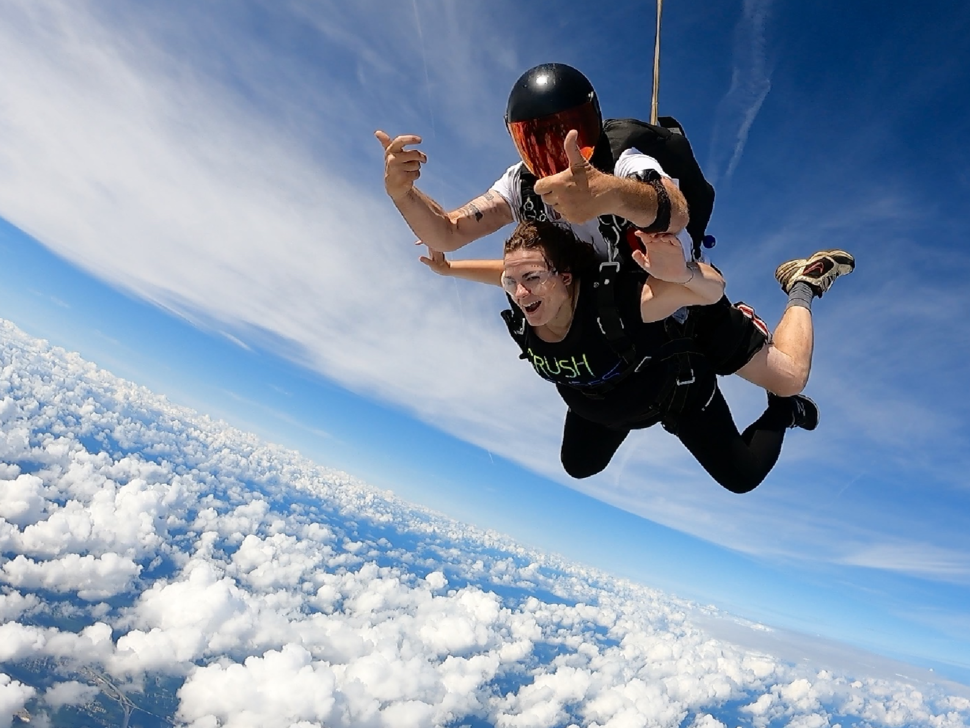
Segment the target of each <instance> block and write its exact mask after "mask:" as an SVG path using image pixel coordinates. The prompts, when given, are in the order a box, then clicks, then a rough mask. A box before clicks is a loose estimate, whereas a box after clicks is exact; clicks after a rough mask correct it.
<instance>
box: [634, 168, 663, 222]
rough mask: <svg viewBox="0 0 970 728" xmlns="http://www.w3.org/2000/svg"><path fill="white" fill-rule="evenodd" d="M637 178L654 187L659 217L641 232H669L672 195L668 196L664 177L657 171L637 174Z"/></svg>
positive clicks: (650, 170)
mask: <svg viewBox="0 0 970 728" xmlns="http://www.w3.org/2000/svg"><path fill="white" fill-rule="evenodd" d="M635 177H636V178H637V179H639V180H640V181H641V182H645V183H646V184H648V185H650V186H651V187H653V191H654V192H655V193H656V195H657V216H656V217H655V218H654V220H653V222H652V223H650V225H648V226H647V227H642V228H640V230H642V231H643V232H645V233H663V232H667V228H669V227H670V195H668V194H667V188H666V187H664V182H663V177H661V176H660V173H659V172H657V170H655V169H647V170H644V171H643V172H637V174H636V175H635Z"/></svg>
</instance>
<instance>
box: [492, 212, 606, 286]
mask: <svg viewBox="0 0 970 728" xmlns="http://www.w3.org/2000/svg"><path fill="white" fill-rule="evenodd" d="M520 249H524V250H539V251H541V252H542V255H543V257H544V258H545V259H546V261H547V262H548V263H549V267H550V268H552V269H553V270H555V271H557V272H559V273H572V274H573V275H574V276H579V277H581V276H583V275H587V274H590V273H592V272H594V271H595V270H596V267H597V258H596V251H595V250H593V246H592V245H590V244H589V243H584V242H583V241H582V240H580V239H579V238H577V237H576V236H575V235H574V234H573V232H572V231H571V230H570V229H569V228H566V227H563V226H561V225H556V224H555V223H552V222H520V223H519V224H518V225H517V226H516V228H515V230H514V231H513V233H512V235H511V237H509V239H508V240H506V241H505V251H504V255H508V254H509V253H511V252H512V251H515V250H520Z"/></svg>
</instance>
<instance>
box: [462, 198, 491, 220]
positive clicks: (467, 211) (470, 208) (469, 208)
mask: <svg viewBox="0 0 970 728" xmlns="http://www.w3.org/2000/svg"><path fill="white" fill-rule="evenodd" d="M460 212H461V216H462V217H470V216H472V215H474V216H475V222H478V221H479V220H481V219H482V218H483V217H485V215H483V214H482V211H481V210H479V209H478V205H476V204H475V203H474V202H469V203H468V204H467V205H465V206H464V207H463V208H461V210H460Z"/></svg>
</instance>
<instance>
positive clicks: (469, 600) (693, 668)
mask: <svg viewBox="0 0 970 728" xmlns="http://www.w3.org/2000/svg"><path fill="white" fill-rule="evenodd" d="M0 334H2V335H0V477H2V480H3V482H2V484H0V486H2V487H0V553H2V554H3V563H2V570H0V584H2V587H0V664H2V665H7V666H10V668H11V669H13V671H14V674H16V675H17V676H18V677H17V678H14V677H12V676H11V675H10V674H9V672H0V725H10V724H11V721H12V720H13V715H14V714H15V713H17V712H18V711H23V710H26V711H27V713H28V714H29V715H30V716H31V717H32V719H34V720H37V721H39V722H40V724H42V725H43V724H44V722H43V721H54V722H56V721H57V720H58V716H66V715H68V713H64V712H62V711H81V712H84V711H85V710H90V709H91V707H92V706H93V705H95V704H97V705H100V706H101V707H102V708H104V709H107V710H109V711H120V710H122V708H123V707H124V706H126V705H127V706H128V708H129V709H131V710H149V707H148V706H149V705H150V704H151V705H154V702H153V701H156V702H157V700H158V696H159V690H160V688H159V687H158V686H159V685H162V684H163V683H164V684H167V685H169V686H170V687H169V688H168V690H169V694H170V695H171V696H172V703H173V709H172V710H173V716H172V717H173V718H174V719H175V720H176V722H177V723H178V724H179V725H186V726H198V727H199V728H201V727H202V726H211V725H224V726H254V725H259V726H266V727H271V726H290V725H304V726H322V725H328V726H348V727H349V726H375V727H376V726H395V727H398V728H399V727H402V726H404V727H408V726H414V727H418V726H431V725H463V724H470V723H469V721H471V722H474V724H475V725H494V726H503V727H504V726H509V727H513V726H514V727H517V728H540V727H545V728H551V727H552V726H566V725H577V726H580V725H581V726H611V727H613V728H619V727H620V726H646V725H654V726H671V727H672V726H681V725H691V726H698V727H704V728H715V727H718V726H727V725H736V724H738V723H739V722H743V723H744V724H747V725H752V726H768V725H769V724H770V723H773V722H776V721H780V720H784V721H785V722H786V724H788V725H804V726H809V725H830V724H833V723H834V722H836V721H838V720H840V719H854V720H863V721H866V722H867V723H868V724H869V725H873V726H881V725H886V726H895V725H934V726H944V727H945V726H958V725H962V724H963V723H964V722H965V721H966V720H968V719H970V700H968V699H967V695H961V690H960V688H958V687H957V686H946V685H945V684H936V685H934V684H927V683H925V682H922V681H912V680H904V679H901V678H895V679H892V678H890V679H887V678H886V677H882V676H873V675H869V676H867V675H865V674H848V673H843V672H840V671H838V670H832V669H830V668H829V669H823V668H821V667H819V666H813V665H812V664H810V663H806V662H801V663H793V662H789V661H787V660H786V659H783V658H780V657H778V656H775V655H772V654H770V653H769V652H765V651H761V650H756V651H752V650H747V649H744V648H742V647H740V646H738V645H737V644H734V643H732V642H729V641H725V640H723V639H718V638H715V637H713V636H712V635H711V633H710V632H709V631H707V630H706V629H704V628H702V627H700V626H699V621H698V620H699V618H700V617H701V616H702V615H703V616H704V618H705V619H707V620H710V619H715V620H719V621H724V620H725V619H727V618H726V616H725V615H720V614H718V613H716V612H715V611H713V610H711V609H705V610H700V609H699V608H698V607H697V606H695V605H692V604H689V603H686V602H683V601H678V600H675V599H672V598H670V597H667V596H665V595H664V594H662V593H660V592H657V591H654V590H651V589H648V588H645V587H641V586H637V585H634V584H631V583H629V582H624V581H617V580H614V579H612V578H610V577H607V576H606V575H604V574H602V573H599V572H596V571H592V570H589V569H586V568H583V567H578V566H576V565H572V564H568V563H564V562H562V561H561V560H559V559H557V558H556V557H554V556H551V555H546V554H541V553H537V552H534V551H530V550H527V549H524V548H522V547H521V546H518V545H517V544H515V543H513V542H511V541H509V540H508V539H506V538H504V537H502V536H501V535H499V534H496V533H491V532H482V531H478V530H475V529H474V528H470V527H467V526H464V525H462V524H459V523H455V522H452V521H449V520H446V519H444V518H441V517H439V516H436V515H435V514H433V513H431V512H428V511H424V510H421V509H416V508H413V507H411V506H408V505H407V504H405V503H403V502H401V501H399V500H397V499H395V498H394V497H393V496H391V495H390V494H388V493H382V492H379V491H376V490H374V489H372V488H370V487H368V486H366V485H365V484H363V483H360V482H357V481H355V480H354V479H353V478H351V477H349V476H347V475H345V474H342V473H339V472H334V471H328V470H327V469H325V468H322V467H319V466H315V465H313V464H312V463H309V462H307V461H306V460H304V459H302V458H300V457H299V456H298V455H297V454H295V453H292V452H289V451H286V450H283V449H281V448H278V447H275V446H271V445H267V444H265V443H262V442H259V441H258V440H256V439H255V438H254V437H252V436H250V435H247V434H245V433H242V432H239V431H236V430H233V429H231V428H228V427H227V426H225V425H224V424H223V423H219V422H213V421H211V420H209V419H208V418H206V417H202V416H199V415H196V414H194V413H192V412H190V411H188V410H185V409H182V408H178V407H174V406H172V405H171V404H169V403H168V402H167V401H166V400H165V399H164V398H162V397H158V396H155V395H153V394H151V393H150V392H148V391H147V390H145V389H142V388H139V387H137V386H135V385H132V384H130V383H128V382H125V381H123V380H119V379H116V378H114V377H113V376H111V375H110V374H108V373H107V372H105V371H103V370H100V369H97V368H96V367H94V366H92V365H91V364H89V363H87V362H85V361H83V360H82V359H80V358H79V357H78V356H77V355H73V354H68V353H66V352H64V351H63V350H59V349H56V348H51V347H50V346H49V345H47V344H46V343H45V342H42V341H38V340H33V339H30V338H29V337H27V336H25V335H24V334H22V333H21V332H19V331H18V330H17V329H16V328H14V327H13V326H12V325H10V324H8V323H6V322H3V323H2V329H0ZM752 628H753V629H754V630H755V632H756V631H758V630H761V631H764V630H765V629H766V628H764V627H762V626H761V625H751V626H749V627H746V628H745V629H746V630H749V631H750V630H751V629H752ZM768 631H770V630H768ZM14 668H15V669H14ZM164 681H168V682H167V683H165V682H164ZM954 691H955V692H954ZM962 692H965V691H962ZM475 721H477V722H475Z"/></svg>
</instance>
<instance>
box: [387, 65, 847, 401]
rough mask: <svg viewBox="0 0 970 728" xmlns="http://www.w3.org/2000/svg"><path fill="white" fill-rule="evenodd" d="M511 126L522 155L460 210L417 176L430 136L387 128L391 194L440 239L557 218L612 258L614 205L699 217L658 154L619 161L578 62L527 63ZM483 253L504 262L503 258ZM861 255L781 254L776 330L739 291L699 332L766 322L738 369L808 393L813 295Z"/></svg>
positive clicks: (643, 217) (773, 387)
mask: <svg viewBox="0 0 970 728" xmlns="http://www.w3.org/2000/svg"><path fill="white" fill-rule="evenodd" d="M506 126H507V128H508V130H509V133H510V135H511V136H512V138H513V141H514V142H515V145H516V148H517V149H518V151H519V155H520V157H521V159H522V161H521V162H519V163H516V164H514V165H512V166H511V167H509V169H508V170H507V171H506V173H505V174H504V175H503V176H502V177H501V178H500V179H499V180H497V181H496V182H495V184H493V185H492V187H491V189H489V190H488V191H487V192H486V193H485V194H483V195H480V196H479V197H476V198H475V199H473V200H472V201H471V202H469V203H468V204H466V205H464V206H463V207H460V208H458V209H456V210H452V211H450V212H446V211H445V210H444V208H443V207H442V206H441V205H439V204H438V203H437V202H436V201H434V200H433V199H431V198H430V197H428V196H427V195H425V194H424V193H423V192H421V191H420V190H419V189H418V188H417V187H415V186H414V183H415V181H416V180H417V179H418V178H419V177H420V175H421V165H422V164H424V163H425V162H426V161H427V157H426V156H425V154H424V153H423V152H421V151H420V150H418V149H406V148H405V147H409V146H413V145H415V144H419V143H420V142H421V138H420V137H419V136H415V135H404V136H398V137H395V138H394V139H392V138H390V137H389V136H388V135H387V134H386V133H384V132H383V131H377V132H375V136H376V137H377V138H378V140H379V141H380V142H381V144H382V145H383V146H384V185H385V189H386V191H387V194H388V195H389V196H390V197H391V199H392V200H393V202H394V204H395V206H396V207H397V208H398V210H399V211H400V212H401V214H402V216H403V217H404V219H405V221H406V222H407V223H408V225H409V226H410V227H411V229H412V231H413V232H414V233H415V235H417V237H418V238H419V239H420V240H421V242H422V243H424V244H426V245H427V246H428V247H429V249H431V250H432V251H436V252H437V253H444V252H449V251H453V250H457V249H458V248H461V247H463V246H464V245H467V244H468V243H470V242H472V241H474V240H477V239H478V238H480V237H484V236H486V235H489V234H490V233H493V232H495V231H496V230H498V229H500V228H501V227H503V226H505V225H506V224H509V223H511V222H515V221H519V222H521V221H523V220H538V221H543V220H550V221H553V222H557V223H560V224H564V225H566V226H568V227H569V228H570V229H571V230H572V232H573V233H574V234H575V235H576V237H577V238H579V239H580V240H581V241H585V242H588V243H591V244H592V245H593V247H594V249H595V250H596V251H597V253H598V255H599V256H600V257H601V258H602V259H607V258H610V259H612V253H611V252H610V243H609V242H608V241H607V239H606V238H605V237H604V227H605V226H604V224H603V220H604V218H608V216H611V215H612V216H616V217H619V218H622V219H623V220H627V221H629V222H630V223H632V224H633V225H634V226H635V227H636V228H637V229H639V230H640V231H644V232H648V233H664V232H668V233H680V232H682V231H683V229H684V227H685V226H686V225H687V222H688V211H687V205H686V201H685V199H684V197H683V195H682V194H681V192H680V190H679V189H678V188H677V185H676V183H674V181H673V180H671V179H670V178H669V177H668V176H667V175H666V174H664V172H663V170H662V169H661V168H660V165H659V164H658V163H657V161H656V160H655V159H653V158H652V157H649V156H647V155H645V154H642V153H639V152H637V151H636V150H627V151H625V152H623V154H621V155H620V156H619V158H618V159H616V160H615V162H614V159H613V154H612V151H611V149H610V146H609V143H608V140H607V139H606V138H605V134H603V133H602V117H601V115H600V109H599V103H598V100H597V98H596V93H595V91H594V90H593V87H592V85H591V84H590V82H589V80H588V79H587V78H586V77H585V76H584V75H583V74H582V73H580V72H579V71H577V70H576V69H574V68H571V67H569V66H566V65H564V64H544V65H541V66H537V67H535V68H533V69H530V70H529V71H527V72H526V73H525V74H523V76H522V77H521V78H520V79H519V80H518V81H517V82H516V84H515V86H514V87H513V89H512V92H511V94H510V96H509V103H508V108H507V111H506ZM536 178H538V179H536ZM529 184H532V185H534V187H533V189H534V191H535V192H536V193H539V195H541V199H542V202H543V207H544V209H543V210H541V211H537V210H535V209H529V206H530V205H531V204H532V200H533V198H534V196H532V195H530V194H529V193H528V192H529V190H528V185H529ZM680 238H681V244H682V247H683V249H684V255H685V259H686V261H687V264H688V269H689V270H692V271H694V272H695V273H696V270H697V268H696V266H697V265H698V263H697V262H695V261H693V260H692V258H693V254H692V247H691V244H690V240H689V237H688V236H687V235H686V234H685V233H684V234H682V235H681V236H680ZM432 257H433V256H432ZM633 258H634V260H635V262H636V263H637V265H639V266H640V267H641V268H643V269H644V270H646V271H647V272H648V273H649V270H650V266H649V260H648V259H647V258H646V257H645V256H644V254H643V252H642V251H636V252H634V253H633ZM426 262H427V259H426ZM475 264H476V265H486V266H487V265H489V264H491V265H492V266H493V267H495V266H497V269H499V270H500V269H501V266H502V261H500V260H496V261H488V262H484V261H476V262H475ZM691 266H693V268H692V267H691ZM854 266H855V261H854V259H853V258H852V256H851V255H850V254H848V253H846V252H844V251H841V250H830V251H820V252H818V253H816V254H814V255H812V256H810V257H809V258H805V259H797V260H793V261H788V262H786V263H783V264H782V265H781V266H779V268H778V270H777V271H776V278H778V281H779V283H780V284H781V286H782V289H783V290H784V291H785V293H787V294H789V304H788V307H787V308H786V310H785V314H784V316H783V317H782V320H781V322H780V323H779V325H778V327H777V328H776V329H775V331H774V334H773V336H772V337H769V336H768V329H767V326H765V324H764V322H763V321H761V320H760V319H758V318H757V317H754V316H753V311H751V310H750V309H748V308H747V307H741V308H738V307H734V306H731V305H730V303H729V302H728V301H727V299H722V300H721V301H720V302H718V303H717V304H714V305H712V306H705V307H703V308H704V309H705V310H704V313H703V314H702V315H700V316H698V317H696V318H697V319H698V320H699V321H700V324H699V326H700V329H701V333H699V334H698V335H701V336H707V337H720V336H722V335H723V336H734V335H735V331H736V329H737V328H738V327H741V328H743V327H756V328H758V329H763V331H764V334H765V337H764V339H765V345H764V346H762V347H761V348H760V349H759V350H757V351H756V352H755V353H753V355H752V357H751V358H750V360H749V361H748V362H747V363H746V364H744V366H742V367H741V368H740V369H738V370H737V371H736V373H737V374H739V375H740V376H742V377H743V378H745V379H747V380H748V381H751V382H752V383H754V384H757V385H758V386H760V387H763V388H765V389H767V390H768V391H769V392H773V393H774V394H777V395H781V396H783V397H791V396H793V395H796V394H798V393H800V392H801V391H802V390H803V389H804V387H805V385H806V383H807V381H808V377H809V373H810V370H811V360H812V352H813V348H814V329H813V325H812V316H811V303H812V300H813V298H815V297H820V296H821V295H822V294H823V293H824V292H825V291H827V290H828V288H829V287H830V286H831V284H832V282H833V281H834V280H835V279H836V278H837V277H839V276H840V275H845V274H847V273H850V272H852V270H853V268H854ZM439 272H441V271H439ZM692 275H693V273H692Z"/></svg>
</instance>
